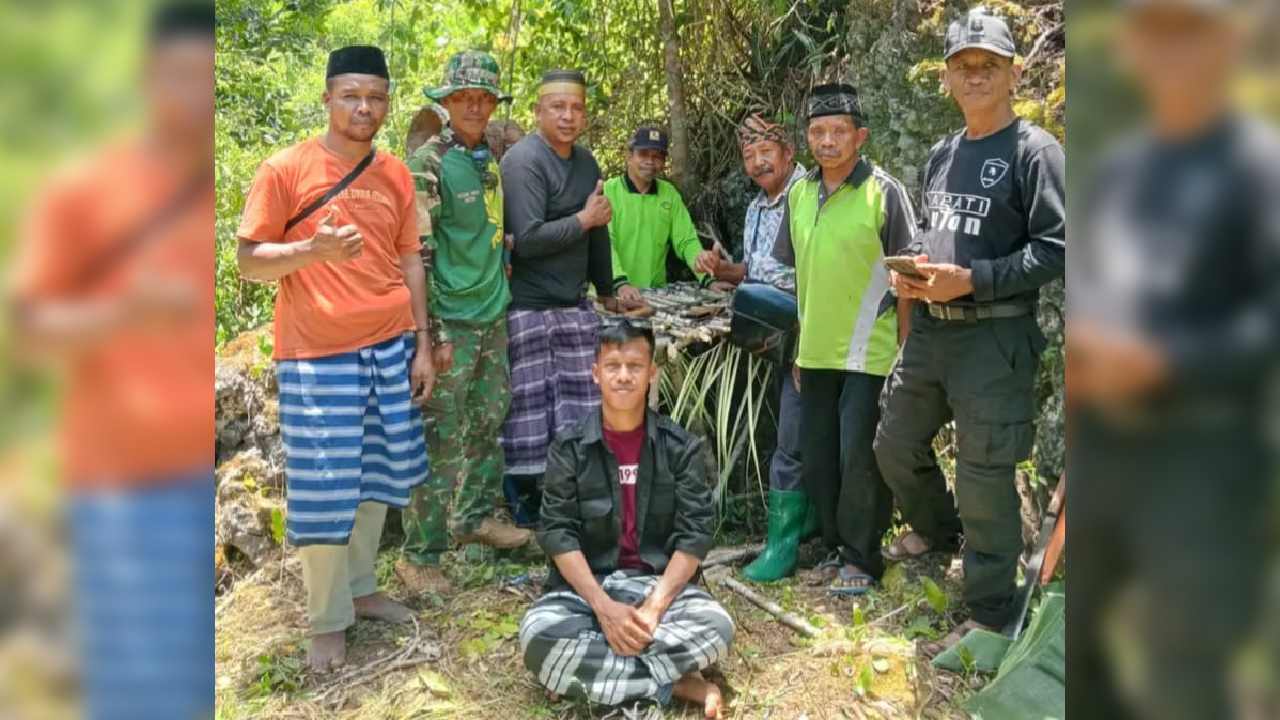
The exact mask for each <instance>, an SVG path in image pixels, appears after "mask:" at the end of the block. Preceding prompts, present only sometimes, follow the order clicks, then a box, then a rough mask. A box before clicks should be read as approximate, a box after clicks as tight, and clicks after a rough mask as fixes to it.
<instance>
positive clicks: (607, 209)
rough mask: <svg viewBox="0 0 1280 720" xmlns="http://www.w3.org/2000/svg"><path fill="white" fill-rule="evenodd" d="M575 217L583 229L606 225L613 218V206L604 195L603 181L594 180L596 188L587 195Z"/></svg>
mask: <svg viewBox="0 0 1280 720" xmlns="http://www.w3.org/2000/svg"><path fill="white" fill-rule="evenodd" d="M577 217H578V222H579V223H580V224H581V225H582V229H583V230H590V229H592V228H597V227H602V226H604V225H608V224H609V221H610V220H612V219H613V208H612V206H610V205H609V198H607V197H605V196H604V181H602V180H597V181H596V189H595V190H594V191H593V192H592V193H591V194H590V195H589V196H587V204H586V205H585V206H583V208H582V209H581V210H579V211H578V215H577Z"/></svg>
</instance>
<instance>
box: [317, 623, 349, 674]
mask: <svg viewBox="0 0 1280 720" xmlns="http://www.w3.org/2000/svg"><path fill="white" fill-rule="evenodd" d="M346 661H347V631H346V630H336V631H334V632H329V633H321V634H320V635H316V636H314V637H312V638H311V647H310V648H309V649H308V650H307V665H308V666H310V668H311V669H312V670H313V671H315V672H318V673H329V672H333V670H335V669H337V668H339V667H342V665H343V664H344V663H346Z"/></svg>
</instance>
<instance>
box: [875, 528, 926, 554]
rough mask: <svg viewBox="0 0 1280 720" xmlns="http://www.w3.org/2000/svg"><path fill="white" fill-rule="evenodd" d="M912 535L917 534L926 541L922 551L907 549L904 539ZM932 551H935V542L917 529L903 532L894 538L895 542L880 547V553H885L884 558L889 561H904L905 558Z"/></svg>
mask: <svg viewBox="0 0 1280 720" xmlns="http://www.w3.org/2000/svg"><path fill="white" fill-rule="evenodd" d="M911 535H915V536H916V537H918V538H920V539H921V540H923V541H924V550H921V551H920V552H911V551H910V550H908V549H907V545H906V543H905V542H903V541H904V540H906V539H907V538H908V537H909V536H911ZM931 552H933V542H932V541H930V540H929V538H927V537H925V536H923V535H921V534H920V533H918V532H916V531H915V530H909V531H907V532H905V533H902V534H901V535H899V536H898V537H896V538H894V539H893V542H891V543H889V544H888V545H886V546H884V547H883V548H880V554H881V555H883V556H884V559H885V560H888V561H889V562H902V561H903V560H910V559H912V558H918V557H920V556H922V555H927V554H929V553H931Z"/></svg>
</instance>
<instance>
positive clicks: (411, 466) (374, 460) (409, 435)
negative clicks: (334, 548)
mask: <svg viewBox="0 0 1280 720" xmlns="http://www.w3.org/2000/svg"><path fill="white" fill-rule="evenodd" d="M413 351H414V343H413V339H412V336H397V337H394V338H392V339H390V340H385V341H383V342H380V343H378V344H376V345H371V346H369V347H364V348H360V349H359V350H355V351H353V352H348V353H340V354H338V355H330V356H328V357H323V358H313V359H310V360H281V361H280V362H278V363H276V375H277V379H278V380H279V384H280V435H281V437H282V438H283V440H284V451H285V484H286V493H285V497H286V501H287V504H288V514H287V516H286V517H287V522H286V529H287V532H288V536H289V542H290V543H291V544H293V545H295V546H302V545H314V544H322V545H345V544H346V542H347V538H348V537H349V536H350V535H351V527H352V525H353V524H354V523H355V517H356V506H358V505H359V504H360V503H361V502H364V501H366V500H372V501H376V502H381V503H384V504H386V505H390V506H391V507H404V506H405V505H407V504H408V502H409V490H410V489H411V488H413V487H414V486H416V485H421V484H422V483H423V482H425V481H426V479H427V469H428V468H427V446H426V443H425V440H424V438H423V430H422V411H421V410H420V409H419V408H418V406H417V405H415V404H414V403H413V402H411V401H410V399H409V365H410V363H411V362H412V361H413Z"/></svg>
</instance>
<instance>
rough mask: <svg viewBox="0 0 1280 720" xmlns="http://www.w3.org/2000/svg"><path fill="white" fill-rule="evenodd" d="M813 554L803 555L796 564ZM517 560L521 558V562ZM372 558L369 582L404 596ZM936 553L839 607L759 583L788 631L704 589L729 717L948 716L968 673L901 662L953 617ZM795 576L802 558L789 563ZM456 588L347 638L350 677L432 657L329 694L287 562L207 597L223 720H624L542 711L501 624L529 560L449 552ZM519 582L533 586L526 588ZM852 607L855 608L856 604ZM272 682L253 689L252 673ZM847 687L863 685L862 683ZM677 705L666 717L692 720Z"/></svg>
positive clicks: (797, 588)
mask: <svg viewBox="0 0 1280 720" xmlns="http://www.w3.org/2000/svg"><path fill="white" fill-rule="evenodd" d="M814 559H815V557H814V548H812V547H811V546H808V547H806V553H805V556H804V557H802V563H811V562H812V561H813V560H814ZM526 560H528V558H526ZM393 562H394V551H391V550H388V551H386V552H384V554H383V557H381V558H380V561H379V570H380V572H379V575H380V579H382V580H383V582H384V585H385V587H386V588H387V589H388V591H389V592H390V593H391V594H392V595H394V596H398V597H401V598H402V599H404V598H403V588H402V587H400V585H399V582H398V580H397V579H396V578H395V577H394V574H393V573H391V572H390V567H391V565H392V563H393ZM947 562H948V558H946V557H943V556H931V557H929V558H928V559H927V560H923V561H915V562H912V563H908V564H907V565H905V566H903V567H901V568H898V569H895V570H893V571H892V572H891V573H890V574H889V575H888V576H887V578H886V582H885V583H884V584H883V586H882V587H881V588H880V590H878V591H877V592H876V593H874V594H872V595H870V596H867V597H864V598H862V599H859V600H856V601H854V600H847V599H837V598H833V597H831V596H830V595H828V594H827V593H826V592H825V591H824V589H823V588H821V587H818V586H810V585H808V584H807V583H806V580H805V577H803V575H804V574H803V573H802V574H801V577H797V578H793V579H790V580H788V581H785V582H782V583H777V584H774V585H770V586H765V587H762V588H760V591H761V592H763V593H764V594H767V595H768V596H769V597H771V598H772V599H774V600H775V601H777V602H778V603H780V604H781V605H782V606H783V607H784V608H785V609H787V610H788V611H790V612H793V613H796V614H799V615H801V616H803V617H805V618H806V619H808V620H809V621H810V622H811V623H813V624H815V625H817V626H819V627H820V628H821V630H822V633H821V635H820V636H819V637H818V638H815V639H813V640H806V639H802V638H800V637H799V636H798V635H796V634H795V633H793V632H792V631H790V630H788V629H786V628H785V627H783V626H782V625H780V624H778V623H777V622H775V621H774V620H773V618H772V617H771V616H770V615H768V614H767V613H765V612H764V611H762V610H759V609H757V608H756V607H755V606H754V605H752V604H750V603H749V602H748V601H747V600H746V599H744V598H742V597H739V596H738V595H736V594H735V593H733V592H731V591H729V590H728V589H727V588H724V587H722V586H719V585H717V584H715V583H714V582H711V583H710V586H709V589H710V590H711V591H712V592H713V594H715V595H716V597H717V598H718V599H719V600H720V601H721V602H722V603H723V604H724V605H725V607H726V608H727V609H728V611H729V613H730V614H731V615H732V616H733V617H734V618H735V621H736V622H737V626H738V636H737V639H736V641H735V643H734V648H733V651H732V653H731V656H730V657H729V658H728V659H727V660H725V661H723V662H722V663H721V664H720V665H719V667H718V668H716V669H714V670H713V671H712V672H713V677H715V679H717V680H718V681H720V682H721V684H722V686H723V687H724V688H725V696H726V700H727V702H728V707H729V713H728V717H732V718H761V719H764V718H779V719H781V718H788V719H791V718H801V717H806V718H810V720H819V719H822V718H832V719H837V718H852V719H855V720H861V719H863V718H867V719H871V718H962V717H965V715H964V714H963V713H961V712H960V711H959V710H957V709H956V708H957V704H956V703H957V701H958V700H959V699H961V698H963V697H964V696H965V695H967V694H968V693H969V692H971V691H972V686H973V685H974V684H976V683H977V682H978V681H979V679H978V678H964V677H959V676H955V675H946V674H941V675H940V674H937V673H935V672H934V671H933V670H932V668H930V667H929V665H928V663H927V662H925V661H923V660H921V659H919V658H917V657H916V655H915V651H914V647H913V643H912V641H911V637H912V636H916V635H921V634H923V635H928V636H934V635H936V634H937V633H938V632H939V631H940V630H942V629H943V628H944V627H946V625H947V623H949V622H950V621H951V618H950V617H946V615H947V613H943V614H939V613H938V612H937V611H936V610H935V609H933V608H931V607H930V606H929V604H928V603H927V602H926V601H925V599H924V593H923V590H922V589H921V583H920V580H919V577H920V576H922V575H927V576H930V577H931V578H933V579H934V580H935V581H936V582H938V583H939V584H940V585H941V586H942V587H943V588H944V589H945V590H946V591H947V593H948V595H950V596H952V597H955V596H956V594H957V591H958V584H957V583H958V581H957V579H956V578H954V577H949V575H953V573H950V572H949V571H948V567H947V566H946V564H947ZM802 567H803V565H802ZM447 570H448V571H449V573H450V575H451V577H452V579H453V580H454V582H455V584H456V585H457V586H458V590H457V591H456V592H455V593H454V595H453V596H452V597H449V598H440V597H432V596H428V597H422V598H416V599H409V602H410V604H411V605H412V606H413V607H414V608H415V609H416V610H418V612H419V614H418V618H419V621H420V626H421V630H420V633H421V637H418V638H415V635H414V630H413V628H407V627H405V626H397V627H392V626H386V625H380V624H376V623H368V622H360V623H358V624H357V625H356V627H355V628H353V629H352V630H351V631H350V632H349V634H348V642H349V655H348V665H347V667H348V668H358V667H362V666H372V669H374V670H376V668H377V666H378V663H379V662H385V658H387V657H390V656H392V655H394V654H395V653H397V652H402V649H403V648H404V646H405V644H406V643H409V642H412V641H414V640H415V639H416V640H420V641H421V642H422V643H425V644H428V645H431V646H432V647H433V648H435V647H438V649H439V657H438V659H436V660H434V661H431V662H423V663H421V664H417V665H414V666H412V667H407V668H403V669H399V670H396V671H395V672H392V673H389V674H385V675H382V676H380V677H375V676H373V673H372V672H367V673H364V672H362V673H361V677H357V678H355V679H353V680H352V681H351V682H349V683H345V684H343V686H342V687H340V688H337V691H336V692H329V693H328V695H327V696H326V697H324V698H321V695H322V694H323V692H324V691H325V690H326V689H328V688H326V681H325V679H324V678H317V677H312V676H309V675H308V674H307V673H306V672H305V671H302V669H301V667H302V661H303V658H304V657H305V654H306V638H305V626H304V605H303V588H302V582H301V579H300V575H299V568H298V565H297V562H296V560H292V559H290V561H287V562H280V561H276V562H275V563H273V564H272V565H269V566H267V567H264V568H262V569H260V570H258V571H255V572H254V573H252V574H249V575H247V576H245V577H241V578H239V579H238V580H237V581H236V583H235V584H234V586H233V587H232V588H231V590H230V591H228V592H227V593H225V594H224V595H223V597H221V598H220V599H219V601H218V618H217V619H218V632H217V688H218V690H217V692H218V712H217V717H218V718H220V719H221V720H237V719H240V718H263V719H266V718H280V719H282V720H283V719H286V718H290V719H291V718H297V719H303V718H306V719H311V718H350V719H353V720H373V719H374V718H379V719H388V720H411V719H420V718H421V719H428V718H429V719H440V720H445V719H447V720H455V719H456V720H462V719H468V720H469V719H472V718H502V719H504V720H525V719H526V718H548V719H556V720H585V719H587V718H606V717H624V714H623V713H621V712H618V711H613V712H612V714H611V711H610V710H609V709H607V708H591V707H587V706H586V705H585V704H582V703H574V702H570V701H562V702H560V703H556V704H551V703H550V702H549V701H548V700H547V699H546V697H545V695H544V694H543V692H542V690H541V689H540V688H539V687H538V686H537V685H536V684H535V683H534V682H533V678H532V676H531V675H530V674H529V673H527V672H526V671H525V669H524V667H523V664H522V663H521V659H520V655H519V646H518V643H517V641H516V638H515V627H516V625H517V624H518V623H519V620H520V617H521V615H522V613H523V612H524V610H525V608H526V607H527V606H528V604H529V603H530V602H531V601H532V599H533V598H534V597H535V588H536V585H537V581H538V580H539V579H540V578H541V572H542V570H541V563H540V562H537V561H534V562H532V563H531V564H523V563H521V562H517V561H513V560H512V559H510V558H507V559H501V560H499V561H497V562H496V563H495V562H492V561H490V562H486V563H483V564H480V563H475V562H469V563H468V562H464V561H463V560H461V559H460V558H458V557H450V562H449V563H448V565H447ZM530 573H532V575H533V578H532V579H528V575H529V574H530ZM855 608H857V609H856V610H855ZM264 675H266V676H267V678H268V680H269V681H270V682H269V683H268V685H267V686H264V685H263V677H264ZM860 687H861V690H860ZM700 715H701V713H700V712H697V711H696V709H695V708H685V707H682V706H675V707H673V708H670V709H668V710H667V711H666V713H665V715H664V717H666V718H696V717H699V716H700Z"/></svg>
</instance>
